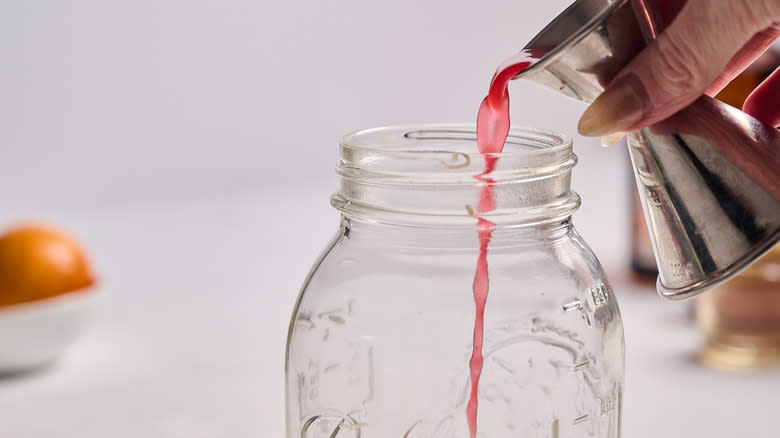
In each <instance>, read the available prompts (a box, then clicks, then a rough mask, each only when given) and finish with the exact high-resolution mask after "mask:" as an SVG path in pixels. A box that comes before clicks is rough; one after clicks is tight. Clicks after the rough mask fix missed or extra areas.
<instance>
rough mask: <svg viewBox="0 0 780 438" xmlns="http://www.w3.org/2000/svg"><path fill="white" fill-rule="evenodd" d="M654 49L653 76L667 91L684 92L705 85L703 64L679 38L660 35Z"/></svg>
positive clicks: (692, 50) (693, 51)
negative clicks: (655, 60)
mask: <svg viewBox="0 0 780 438" xmlns="http://www.w3.org/2000/svg"><path fill="white" fill-rule="evenodd" d="M651 47H654V49H655V52H656V53H655V55H656V56H655V58H656V59H657V62H655V63H654V64H655V65H654V67H655V68H654V69H653V70H654V76H655V77H656V80H657V81H658V83H659V85H661V86H663V87H664V88H665V89H666V92H667V93H684V92H690V91H691V90H692V89H696V88H702V87H703V86H705V85H704V84H703V81H704V76H705V74H704V66H703V65H701V62H700V61H699V59H700V57H699V56H697V54H696V53H695V50H694V49H693V48H692V47H691V46H690V45H689V44H687V43H686V42H685V41H683V40H680V39H674V38H669V37H665V35H663V34H662V35H660V36H659V38H658V39H657V40H656V44H654V45H653V46H651Z"/></svg>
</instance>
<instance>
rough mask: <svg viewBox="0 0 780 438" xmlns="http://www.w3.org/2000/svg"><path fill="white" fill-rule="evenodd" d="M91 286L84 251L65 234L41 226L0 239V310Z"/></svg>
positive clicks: (16, 230)
mask: <svg viewBox="0 0 780 438" xmlns="http://www.w3.org/2000/svg"><path fill="white" fill-rule="evenodd" d="M94 283H95V279H94V277H93V275H92V271H91V270H90V266H89V263H88V261H87V257H86V255H85V253H84V251H83V249H82V248H81V246H80V245H79V244H78V242H76V241H75V240H74V239H73V238H71V237H69V236H67V235H66V234H64V233H62V232H60V231H57V230H55V229H52V228H49V227H46V226H42V225H22V226H19V227H16V228H13V229H11V230H9V231H8V232H6V233H5V234H3V235H2V236H0V307H2V306H10V305H14V304H21V303H27V302H30V301H36V300H41V299H44V298H50V297H53V296H57V295H62V294H66V293H69V292H74V291H78V290H82V289H85V288H87V287H90V286H92V285H93V284H94Z"/></svg>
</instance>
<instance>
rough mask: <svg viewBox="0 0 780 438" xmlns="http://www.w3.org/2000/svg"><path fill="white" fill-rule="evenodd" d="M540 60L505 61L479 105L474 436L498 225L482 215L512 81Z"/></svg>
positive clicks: (488, 207) (489, 207) (505, 127)
mask: <svg viewBox="0 0 780 438" xmlns="http://www.w3.org/2000/svg"><path fill="white" fill-rule="evenodd" d="M535 60H536V59H535V58H534V57H532V56H530V55H529V54H527V53H525V52H521V53H519V54H517V55H515V56H512V57H511V58H509V59H507V60H505V61H504V62H503V63H501V65H499V66H498V69H496V73H495V74H494V75H493V79H492V80H491V81H490V89H489V91H488V95H487V96H486V97H485V99H484V100H483V101H482V104H481V105H480V106H479V114H478V115H477V145H478V146H479V152H480V153H481V154H483V157H484V159H485V170H484V171H482V173H480V174H478V175H475V176H474V178H476V179H477V180H479V181H482V183H483V186H482V190H481V191H480V195H479V205H478V207H477V212H476V213H477V236H478V237H479V257H478V258H477V269H476V272H475V274H474V283H473V285H472V290H473V292H474V304H475V308H476V312H475V313H476V314H475V317H474V340H473V344H472V345H473V350H472V352H471V360H470V361H469V370H470V374H471V395H470V397H469V402H468V405H467V406H466V417H467V419H468V424H469V432H470V434H471V438H476V436H477V409H478V405H479V396H478V393H479V379H480V377H481V376H482V365H483V363H484V358H483V355H482V341H483V337H484V330H485V304H486V303H487V296H488V290H489V288H490V277H489V275H488V262H487V253H488V245H489V244H490V238H491V236H492V234H493V229H494V228H495V225H496V224H494V223H493V222H491V221H489V220H487V219H484V218H483V217H481V215H482V214H484V213H488V212H490V211H493V210H494V209H495V208H496V202H495V198H494V195H493V186H494V185H495V181H494V180H493V179H491V178H490V174H491V173H492V172H493V170H494V169H495V167H496V162H497V161H498V157H497V156H496V155H493V154H498V153H500V152H501V151H502V150H503V149H504V143H505V142H506V137H507V135H508V134H509V90H508V85H509V81H510V80H512V78H513V77H515V76H516V75H517V74H518V73H520V72H522V71H523V70H525V69H526V68H527V67H528V66H529V65H531V64H532V63H533V62H534V61H535Z"/></svg>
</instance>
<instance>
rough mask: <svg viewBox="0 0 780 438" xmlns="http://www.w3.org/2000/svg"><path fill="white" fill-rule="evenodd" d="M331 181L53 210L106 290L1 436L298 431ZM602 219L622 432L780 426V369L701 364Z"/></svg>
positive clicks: (16, 381) (13, 386)
mask: <svg viewBox="0 0 780 438" xmlns="http://www.w3.org/2000/svg"><path fill="white" fill-rule="evenodd" d="M332 187H333V186H332V185H327V184H326V185H324V186H318V187H316V188H301V189H294V188H293V189H286V190H283V191H279V192H278V193H276V194H273V193H271V192H264V191H258V192H255V193H253V194H252V193H248V194H244V195H233V196H226V197H222V198H214V199H201V200H198V201H191V202H180V203H174V204H158V205H156V206H149V205H144V206H141V205H138V206H136V207H132V206H125V207H116V208H102V209H95V210H92V211H84V212H71V213H68V214H59V215H54V216H50V217H51V218H52V219H54V220H56V221H57V222H58V223H59V224H61V225H63V226H65V227H66V228H68V229H70V230H72V231H73V232H74V233H75V234H77V235H78V236H80V237H81V238H82V239H83V240H84V242H85V243H86V244H87V246H88V247H89V248H90V250H91V252H92V255H93V258H94V260H95V261H96V265H97V270H98V272H99V273H100V276H101V293H100V299H99V301H98V305H97V309H96V311H95V313H94V317H93V318H92V320H91V322H90V325H89V327H88V329H87V331H86V332H85V333H84V335H83V336H82V337H81V338H80V339H79V341H78V342H77V343H76V344H75V345H74V346H73V348H72V349H71V350H70V351H69V353H68V355H67V356H66V357H64V358H63V359H62V360H61V361H60V362H59V363H58V364H57V365H56V366H54V367H51V368H50V369H47V370H45V371H43V372H38V373H34V374H28V375H23V376H16V377H12V378H8V377H6V378H2V379H0V438H28V437H29V438H37V437H54V436H57V437H60V436H62V437H79V438H92V437H100V438H105V437H113V438H125V437H127V438H138V437H155V438H156V437H159V438H174V437H182V438H185V437H186V438H198V437H208V438H217V437H226V438H227V437H230V438H241V437H282V436H284V416H283V413H284V406H283V398H284V394H283V361H284V342H285V335H286V329H287V323H288V318H289V316H290V310H291V307H292V304H293V301H294V299H295V296H296V293H297V290H298V288H299V287H300V284H301V282H302V280H303V278H304V276H305V275H306V273H307V271H308V269H309V266H310V264H311V263H312V261H313V260H314V258H315V257H316V255H317V254H318V253H319V251H320V250H321V248H322V247H323V246H324V244H325V243H326V242H327V240H328V239H329V238H330V236H331V235H332V233H333V232H335V230H336V226H337V215H336V212H335V211H333V210H332V209H330V207H329V206H328V194H329V193H330V191H331V188H332ZM585 219H587V217H586V218H585ZM590 220H591V221H592V219H590ZM576 221H577V216H575V223H576ZM586 222H587V220H586ZM588 225H589V226H588V228H589V230H590V235H586V236H585V237H586V239H587V240H589V241H592V239H594V238H596V239H600V240H599V245H596V246H598V247H600V248H601V250H602V251H601V252H602V253H600V254H599V256H600V258H601V259H602V262H603V264H604V265H605V267H606V269H607V271H608V273H609V274H610V276H611V280H612V283H613V287H614V289H615V290H616V292H617V294H618V299H619V301H620V305H621V308H622V313H623V318H624V324H625V333H626V342H627V354H626V362H627V363H626V380H625V401H624V406H623V409H624V410H623V419H624V421H623V432H624V436H625V437H628V438H644V437H647V438H651V437H652V438H655V437H707V438H715V437H737V436H750V437H777V436H778V434H777V432H776V424H777V423H776V418H775V415H778V406H780V370H768V371H762V372H755V373H748V374H734V373H725V372H719V371H714V370H710V369H706V368H704V367H702V366H700V365H699V364H697V363H696V362H695V360H694V356H693V355H694V352H695V351H696V349H697V347H698V345H699V342H700V339H699V336H698V334H697V331H696V329H695V327H694V325H693V324H692V322H691V321H690V320H689V318H688V317H687V311H688V307H689V305H690V303H670V302H665V301H663V300H662V299H660V298H659V297H658V296H657V295H655V294H654V292H653V290H652V289H651V288H647V287H646V286H645V287H643V286H638V285H632V284H631V283H630V281H629V280H628V276H627V274H626V269H625V264H624V263H623V261H622V259H623V257H622V254H625V251H621V250H620V249H619V248H618V247H622V245H624V242H625V239H624V237H625V236H616V234H615V230H610V229H609V227H601V228H598V227H595V226H593V224H592V223H590V224H588ZM598 230H601V231H598ZM598 233H601V234H598ZM604 242H608V243H606V244H605V243H604ZM610 245H611V247H612V248H614V249H615V250H614V251H609V250H607V251H604V248H607V249H609V248H610Z"/></svg>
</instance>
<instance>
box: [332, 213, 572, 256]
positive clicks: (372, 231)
mask: <svg viewBox="0 0 780 438" xmlns="http://www.w3.org/2000/svg"><path fill="white" fill-rule="evenodd" d="M476 225H477V220H476V219H472V222H471V224H470V225H469V226H468V227H442V226H440V225H436V226H419V225H417V226H409V225H405V224H404V225H400V224H391V223H382V222H376V221H372V220H366V219H365V218H360V217H354V216H349V215H347V214H342V215H341V235H342V236H343V237H344V238H346V239H349V240H350V241H351V242H353V243H354V244H357V245H366V246H370V247H374V248H376V247H377V246H378V245H380V246H381V247H382V248H389V247H395V248H401V249H402V248H409V249H430V250H433V251H441V250H447V251H457V250H460V249H464V250H473V249H474V248H476V247H478V246H479V239H478V231H477V230H478V229H477V226H476ZM574 232H575V231H574V227H573V225H572V222H571V216H568V217H565V218H563V219H562V220H560V221H555V222H550V221H548V222H540V223H535V224H523V225H519V226H499V227H496V228H494V229H493V231H492V233H491V239H490V248H491V250H499V249H501V248H517V247H522V246H529V245H540V244H545V243H551V242H554V241H557V240H561V239H565V238H568V237H570V236H571V235H572V234H573V233H574ZM377 242H380V243H377Z"/></svg>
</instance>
